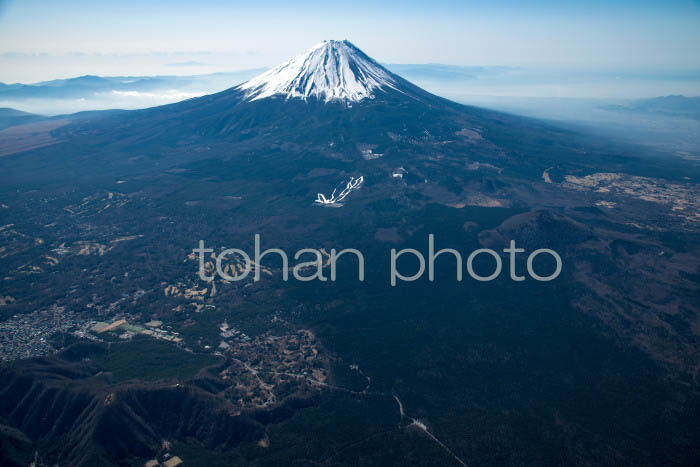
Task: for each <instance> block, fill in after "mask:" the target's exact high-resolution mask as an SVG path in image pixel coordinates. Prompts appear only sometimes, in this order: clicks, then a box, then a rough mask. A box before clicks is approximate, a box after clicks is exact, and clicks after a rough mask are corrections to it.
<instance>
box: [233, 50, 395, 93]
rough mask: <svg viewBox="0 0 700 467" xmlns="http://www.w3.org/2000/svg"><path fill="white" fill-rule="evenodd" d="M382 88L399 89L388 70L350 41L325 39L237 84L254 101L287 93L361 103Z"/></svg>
mask: <svg viewBox="0 0 700 467" xmlns="http://www.w3.org/2000/svg"><path fill="white" fill-rule="evenodd" d="M382 88H390V89H394V90H399V89H398V83H397V82H396V79H395V78H394V77H393V75H392V74H391V73H390V72H389V71H387V70H386V69H385V68H384V67H383V66H381V65H380V64H378V63H377V62H375V61H374V60H372V59H371V58H369V57H368V56H367V55H365V54H364V52H362V51H361V50H360V49H358V48H357V47H355V46H354V45H353V44H351V43H350V42H348V41H323V42H321V43H320V44H317V45H316V46H314V47H313V48H312V49H311V50H309V51H308V52H306V53H304V54H301V55H297V56H296V57H294V58H292V59H291V60H290V61H288V62H286V63H283V64H281V65H279V66H277V67H275V68H273V69H272V70H270V71H267V72H265V73H263V74H261V75H258V76H256V77H255V78H253V79H251V80H249V81H246V82H245V83H243V84H241V85H240V86H238V89H240V90H242V91H246V99H248V100H251V101H254V100H258V99H263V98H266V97H271V96H284V97H285V98H286V99H304V100H306V99H308V98H310V97H314V98H318V99H321V100H324V101H326V102H328V101H333V100H345V101H353V102H359V101H361V100H362V99H366V98H370V99H372V98H374V92H375V91H376V90H378V89H382Z"/></svg>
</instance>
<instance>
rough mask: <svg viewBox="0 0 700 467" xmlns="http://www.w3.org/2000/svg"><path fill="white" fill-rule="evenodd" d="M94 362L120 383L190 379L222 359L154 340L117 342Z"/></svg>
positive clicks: (93, 358)
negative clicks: (138, 380) (137, 380)
mask: <svg viewBox="0 0 700 467" xmlns="http://www.w3.org/2000/svg"><path fill="white" fill-rule="evenodd" d="M91 359H92V362H93V363H94V364H95V365H96V366H98V367H99V368H102V369H103V370H104V371H109V372H111V373H112V374H113V375H114V379H115V380H116V381H117V382H122V381H127V380H132V379H141V380H148V381H155V380H159V379H177V380H187V379H189V378H192V377H193V376H194V375H195V374H196V373H197V372H198V371H199V370H200V369H202V368H204V367H206V366H209V365H212V364H214V363H216V362H217V361H218V358H217V357H215V356H212V355H202V354H193V353H190V352H186V351H185V350H182V349H181V348H179V347H177V346H176V345H173V344H170V343H168V342H163V341H158V340H155V339H150V338H136V339H134V340H132V341H130V342H123V343H121V342H120V343H114V344H112V345H111V346H110V348H109V350H108V351H106V352H105V353H102V354H99V355H94V356H92V357H91Z"/></svg>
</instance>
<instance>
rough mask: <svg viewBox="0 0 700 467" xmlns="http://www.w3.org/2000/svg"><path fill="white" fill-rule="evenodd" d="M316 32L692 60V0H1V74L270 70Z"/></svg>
mask: <svg viewBox="0 0 700 467" xmlns="http://www.w3.org/2000/svg"><path fill="white" fill-rule="evenodd" d="M322 39H349V40H351V41H352V42H354V43H355V44H356V45H358V46H359V47H360V48H362V49H363V50H365V51H366V52H367V53H368V54H370V55H371V56H373V57H374V58H376V59H377V60H379V61H381V62H385V63H447V64H454V65H485V66H494V65H504V66H519V67H528V68H539V69H568V70H623V71H624V70H642V71H658V70H663V71H673V70H698V69H700V2H699V1H690V0H667V1H656V2H651V1H644V0H638V1H620V0H610V1H597V0H594V1H589V2H580V1H579V2H573V1H567V0H563V1H557V2H554V1H526V0H523V1H500V2H499V1H481V0H479V1H461V2H456V1H445V0H437V1H433V2H431V4H430V5H428V4H427V3H426V2H413V1H408V2H396V1H389V2H383V3H382V4H381V5H377V2H370V1H364V0H360V1H350V0H348V1H346V2H342V3H329V2H320V1H303V0H299V1H296V2H235V1H206V0H205V1H198V2H185V1H177V0H176V1H167V2H166V1H150V2H149V1H134V0H121V1H119V2H114V3H112V2H107V1H85V0H63V1H46V0H45V1H40V0H15V1H13V0H9V1H7V0H0V81H2V82H15V81H21V82H31V81H38V80H46V79H53V78H64V77H71V76H76V75H81V74H101V75H150V74H156V73H160V74H196V73H208V72H213V71H229V70H240V69H246V68H256V67H268V66H272V65H275V64H277V63H279V62H281V61H284V60H286V59H288V58H289V57H290V56H292V55H295V54H297V53H300V52H302V51H304V50H306V49H308V48H309V47H310V46H312V45H314V44H315V43H317V42H319V41H320V40H322Z"/></svg>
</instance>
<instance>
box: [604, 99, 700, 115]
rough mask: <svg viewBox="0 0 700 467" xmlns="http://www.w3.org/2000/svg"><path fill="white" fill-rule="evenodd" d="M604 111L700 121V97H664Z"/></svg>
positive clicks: (608, 106)
mask: <svg viewBox="0 0 700 467" xmlns="http://www.w3.org/2000/svg"><path fill="white" fill-rule="evenodd" d="M601 108H602V109H604V110H611V111H615V112H633V113H643V114H657V115H665V116H671V117H683V118H692V119H695V120H700V97H686V96H678V95H675V96H664V97H654V98H652V99H639V100H636V101H633V102H631V103H629V104H627V105H607V106H603V107H601Z"/></svg>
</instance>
